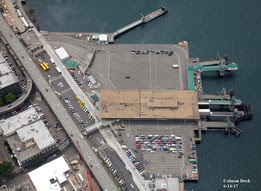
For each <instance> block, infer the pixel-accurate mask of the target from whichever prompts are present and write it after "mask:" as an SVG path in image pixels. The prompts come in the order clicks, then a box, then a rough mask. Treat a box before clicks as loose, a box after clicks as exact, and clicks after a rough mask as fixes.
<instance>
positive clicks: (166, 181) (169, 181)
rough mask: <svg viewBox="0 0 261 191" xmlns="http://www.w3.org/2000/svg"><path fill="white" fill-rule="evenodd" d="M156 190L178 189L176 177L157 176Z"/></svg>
mask: <svg viewBox="0 0 261 191" xmlns="http://www.w3.org/2000/svg"><path fill="white" fill-rule="evenodd" d="M155 187H156V191H178V190H179V179H178V178H157V179H156V180H155Z"/></svg>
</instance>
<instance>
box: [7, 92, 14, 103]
mask: <svg viewBox="0 0 261 191" xmlns="http://www.w3.org/2000/svg"><path fill="white" fill-rule="evenodd" d="M14 100H15V95H14V94H13V93H12V92H9V93H8V94H6V95H5V102H6V103H12V102H13V101H14Z"/></svg>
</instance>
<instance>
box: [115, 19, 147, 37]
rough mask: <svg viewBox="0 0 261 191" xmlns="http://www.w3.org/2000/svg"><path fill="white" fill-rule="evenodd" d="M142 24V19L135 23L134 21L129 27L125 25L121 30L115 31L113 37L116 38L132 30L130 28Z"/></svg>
mask: <svg viewBox="0 0 261 191" xmlns="http://www.w3.org/2000/svg"><path fill="white" fill-rule="evenodd" d="M142 23H143V22H142V19H139V20H137V21H135V22H133V23H131V24H129V25H126V26H124V27H122V28H120V29H118V30H116V31H115V32H114V33H113V35H114V37H116V36H118V35H120V34H122V33H125V32H127V31H128V30H130V29H132V28H135V27H137V26H138V25H140V24H142Z"/></svg>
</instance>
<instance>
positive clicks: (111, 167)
mask: <svg viewBox="0 0 261 191" xmlns="http://www.w3.org/2000/svg"><path fill="white" fill-rule="evenodd" d="M104 162H105V163H106V165H107V166H108V168H109V169H110V171H111V172H112V174H113V176H114V177H115V179H116V180H117V181H118V182H119V184H120V185H121V188H122V190H124V191H127V190H128V187H127V185H126V183H125V182H124V181H123V180H122V179H121V177H120V176H119V174H118V172H117V170H116V169H115V167H114V166H113V164H112V162H111V161H110V158H108V157H105V158H104Z"/></svg>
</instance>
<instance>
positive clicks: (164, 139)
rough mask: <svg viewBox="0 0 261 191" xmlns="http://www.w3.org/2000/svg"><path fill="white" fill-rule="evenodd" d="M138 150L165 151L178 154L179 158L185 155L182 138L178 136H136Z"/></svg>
mask: <svg viewBox="0 0 261 191" xmlns="http://www.w3.org/2000/svg"><path fill="white" fill-rule="evenodd" d="M135 143H136V148H137V149H141V150H142V151H150V152H151V153H153V152H155V151H165V152H167V153H174V154H176V153H177V154H178V155H179V156H178V158H181V156H182V155H184V150H183V144H182V137H181V136H177V135H148V136H145V135H136V136H135Z"/></svg>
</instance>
